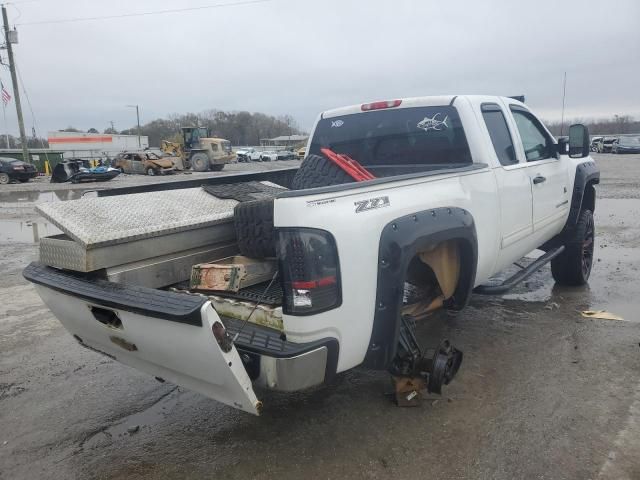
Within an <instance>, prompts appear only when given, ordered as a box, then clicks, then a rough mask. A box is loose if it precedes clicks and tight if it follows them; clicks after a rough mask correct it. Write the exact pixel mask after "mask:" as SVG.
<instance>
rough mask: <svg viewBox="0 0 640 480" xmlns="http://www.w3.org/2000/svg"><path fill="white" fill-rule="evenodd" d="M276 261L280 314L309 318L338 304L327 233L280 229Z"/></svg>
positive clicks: (334, 264)
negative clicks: (279, 276)
mask: <svg viewBox="0 0 640 480" xmlns="http://www.w3.org/2000/svg"><path fill="white" fill-rule="evenodd" d="M278 259H279V263H280V272H281V279H282V286H283V292H284V303H283V306H282V308H283V311H284V313H286V314H289V315H311V314H314V313H319V312H323V311H326V310H330V309H332V308H335V307H337V306H339V305H340V304H341V303H342V294H341V289H340V268H339V261H338V251H337V248H336V243H335V240H334V238H333V236H332V235H331V234H330V233H329V232H326V231H324V230H318V229H312V228H299V229H280V230H279V231H278Z"/></svg>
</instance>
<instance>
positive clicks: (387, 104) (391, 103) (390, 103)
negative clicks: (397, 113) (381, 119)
mask: <svg viewBox="0 0 640 480" xmlns="http://www.w3.org/2000/svg"><path fill="white" fill-rule="evenodd" d="M401 103H402V100H385V101H382V102H373V103H363V104H362V107H361V108H362V111H363V112H368V111H369V110H381V109H383V108H393V107H399V106H400V104H401Z"/></svg>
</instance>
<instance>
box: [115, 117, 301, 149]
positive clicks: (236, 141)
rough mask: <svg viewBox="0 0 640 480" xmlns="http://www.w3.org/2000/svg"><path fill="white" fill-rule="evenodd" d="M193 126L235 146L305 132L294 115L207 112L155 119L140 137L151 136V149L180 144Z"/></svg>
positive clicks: (133, 131)
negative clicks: (185, 131)
mask: <svg viewBox="0 0 640 480" xmlns="http://www.w3.org/2000/svg"><path fill="white" fill-rule="evenodd" d="M193 126H200V127H206V128H208V129H209V130H210V131H211V135H212V136H214V137H220V138H224V139H227V140H229V141H230V142H231V144H232V145H259V144H260V139H261V138H272V137H277V136H280V135H296V134H299V133H301V132H300V129H299V128H298V124H297V122H296V121H295V120H294V119H293V117H291V116H290V115H284V116H281V117H273V116H271V115H265V114H264V113H250V112H224V111H221V110H207V111H205V112H201V113H186V114H182V115H178V114H174V115H170V116H169V117H168V118H158V119H156V120H152V121H150V122H148V123H145V124H144V125H141V126H140V134H141V135H146V136H147V137H149V145H150V146H154V147H159V146H160V144H161V142H162V140H170V141H180V139H181V138H182V134H181V130H180V129H181V128H182V127H193ZM109 130H111V129H109ZM105 133H107V132H106V131H105ZM110 133H115V132H110ZM119 133H120V134H122V135H137V134H138V129H137V127H133V128H129V129H126V130H122V131H121V132H119Z"/></svg>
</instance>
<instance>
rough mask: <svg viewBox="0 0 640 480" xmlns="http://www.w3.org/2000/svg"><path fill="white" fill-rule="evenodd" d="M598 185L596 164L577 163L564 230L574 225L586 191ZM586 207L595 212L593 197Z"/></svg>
mask: <svg viewBox="0 0 640 480" xmlns="http://www.w3.org/2000/svg"><path fill="white" fill-rule="evenodd" d="M598 183H600V169H599V168H598V166H597V165H596V162H594V161H593V160H589V161H587V162H582V163H579V164H578V165H577V166H576V177H575V181H574V182H573V193H572V195H571V208H570V210H569V218H568V219H567V224H566V226H565V229H567V228H571V227H574V226H575V225H576V222H577V221H578V215H579V214H580V211H581V210H582V207H583V203H584V198H585V193H588V189H589V188H593V185H595V184H598ZM588 207H589V208H590V209H591V210H595V197H593V204H592V205H588Z"/></svg>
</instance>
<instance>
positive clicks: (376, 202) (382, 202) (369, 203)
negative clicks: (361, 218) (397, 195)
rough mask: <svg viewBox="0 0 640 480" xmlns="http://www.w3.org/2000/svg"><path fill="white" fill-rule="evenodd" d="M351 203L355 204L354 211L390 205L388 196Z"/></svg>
mask: <svg viewBox="0 0 640 480" xmlns="http://www.w3.org/2000/svg"><path fill="white" fill-rule="evenodd" d="M353 204H354V205H355V206H356V213H361V212H366V211H367V210H373V209H374V208H382V207H388V206H390V205H391V202H390V201H389V197H376V198H370V199H368V200H360V201H358V202H353Z"/></svg>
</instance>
